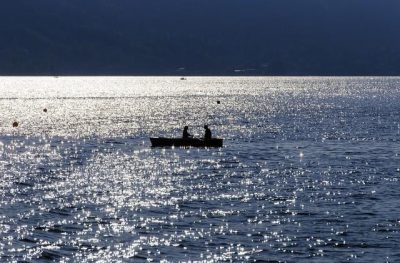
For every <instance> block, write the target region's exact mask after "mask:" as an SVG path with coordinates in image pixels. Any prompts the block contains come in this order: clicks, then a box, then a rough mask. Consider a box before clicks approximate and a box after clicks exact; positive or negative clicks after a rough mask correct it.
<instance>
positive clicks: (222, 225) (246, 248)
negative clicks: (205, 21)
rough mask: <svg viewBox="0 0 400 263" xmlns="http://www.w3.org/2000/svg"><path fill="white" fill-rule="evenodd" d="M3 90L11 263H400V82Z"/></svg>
mask: <svg viewBox="0 0 400 263" xmlns="http://www.w3.org/2000/svg"><path fill="white" fill-rule="evenodd" d="M0 80H1V81H0V110H1V112H2V113H3V114H2V115H1V116H0V157H1V159H0V172H1V176H2V178H1V179H2V180H0V209H1V213H0V257H1V260H0V261H2V262H13V261H17V260H27V261H46V260H48V261H63V260H64V261H68V260H70V261H74V262H92V261H101V260H103V261H105V262H107V261H112V260H116V261H120V262H129V261H134V262H136V261H145V260H149V261H151V260H153V261H154V262H158V261H164V262H178V261H181V262H188V261H205V262H218V261H223V260H228V261H229V260H232V261H236V262H243V261H256V260H271V261H273V260H275V261H289V262H310V261H316V262H321V261H326V262H335V261H347V260H352V261H360V262H376V261H380V260H381V258H382V257H383V256H385V258H386V257H387V261H388V262H396V261H398V260H400V259H399V257H398V255H397V254H396V252H395V251H397V250H398V249H400V247H399V245H398V244H400V242H399V241H400V232H399V231H400V221H399V217H398V213H397V212H396V211H398V209H399V208H400V202H399V201H398V200H399V193H398V191H397V190H396V189H397V188H398V186H399V179H400V173H399V170H400V166H399V163H400V162H399V161H400V160H399V159H400V158H399V149H400V147H399V139H398V134H399V125H400V116H399V114H398V112H400V111H399V110H400V108H399V107H400V106H399V104H398V101H399V98H400V92H399V90H398V89H397V88H396V87H397V86H398V84H400V79H398V78H374V79H370V78H189V77H188V78H187V81H183V82H182V81H179V79H175V78H162V77H160V78H144V77H142V78H57V79H55V78H0ZM17 87H18V88H17ZM217 100H219V101H220V104H217V103H216V101H217ZM44 108H46V109H47V112H44V111H43V109H44ZM15 120H17V121H18V122H19V126H18V127H17V128H15V127H12V122H13V121H15ZM205 123H207V124H209V125H210V126H211V128H212V131H213V134H214V135H215V136H218V137H222V138H224V139H225V141H224V144H225V147H223V148H221V149H195V148H189V149H182V148H169V149H168V148H167V149H160V148H150V143H149V140H148V138H149V137H150V136H180V135H181V129H182V127H183V126H184V125H189V126H190V131H191V133H193V134H198V135H199V136H201V134H202V133H203V129H202V126H203V125H204V124H205Z"/></svg>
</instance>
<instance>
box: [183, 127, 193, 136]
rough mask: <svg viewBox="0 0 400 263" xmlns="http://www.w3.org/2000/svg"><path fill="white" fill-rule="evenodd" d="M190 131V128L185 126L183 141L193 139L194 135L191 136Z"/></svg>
mask: <svg viewBox="0 0 400 263" xmlns="http://www.w3.org/2000/svg"><path fill="white" fill-rule="evenodd" d="M188 129H189V127H188V126H185V127H184V128H183V134H182V138H183V139H188V138H191V137H192V135H190V133H189V132H188Z"/></svg>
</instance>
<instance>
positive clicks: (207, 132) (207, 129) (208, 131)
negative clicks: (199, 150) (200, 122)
mask: <svg viewBox="0 0 400 263" xmlns="http://www.w3.org/2000/svg"><path fill="white" fill-rule="evenodd" d="M204 129H205V130H206V132H205V134H204V139H205V140H210V139H211V130H210V128H208V125H204Z"/></svg>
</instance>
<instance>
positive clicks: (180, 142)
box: [150, 138, 223, 147]
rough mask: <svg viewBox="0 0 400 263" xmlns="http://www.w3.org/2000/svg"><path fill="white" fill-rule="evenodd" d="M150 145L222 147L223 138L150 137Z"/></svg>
mask: <svg viewBox="0 0 400 263" xmlns="http://www.w3.org/2000/svg"><path fill="white" fill-rule="evenodd" d="M150 141H151V146H152V147H172V146H176V147H188V146H191V147H222V144H223V139H218V138H213V139H208V140H204V139H198V138H187V139H183V138H150Z"/></svg>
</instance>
